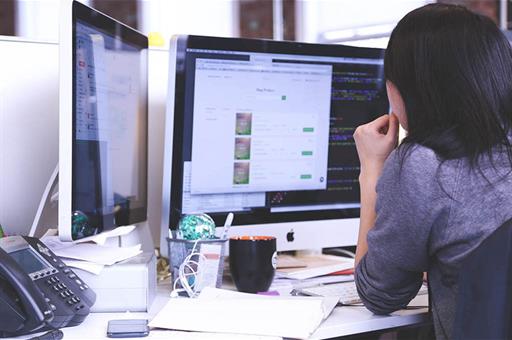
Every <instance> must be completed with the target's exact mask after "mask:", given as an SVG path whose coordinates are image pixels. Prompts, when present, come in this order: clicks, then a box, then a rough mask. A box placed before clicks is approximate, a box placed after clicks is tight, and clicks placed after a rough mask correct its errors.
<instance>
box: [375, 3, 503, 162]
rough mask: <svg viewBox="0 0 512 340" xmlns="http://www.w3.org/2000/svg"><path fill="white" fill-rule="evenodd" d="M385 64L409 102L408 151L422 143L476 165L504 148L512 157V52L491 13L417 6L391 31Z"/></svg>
mask: <svg viewBox="0 0 512 340" xmlns="http://www.w3.org/2000/svg"><path fill="white" fill-rule="evenodd" d="M384 67H385V76H386V79H387V80H389V81H391V82H392V83H393V84H395V86H396V87H397V89H398V91H399V92H400V94H401V95H402V98H403V100H404V103H405V109H406V114H407V118H408V135H407V137H406V138H405V139H404V140H403V144H402V145H403V146H404V148H402V149H405V150H408V149H409V147H410V146H412V145H414V144H421V145H424V146H426V147H428V148H430V149H432V150H434V151H435V152H436V154H437V155H438V156H439V157H441V159H442V160H449V159H456V158H461V157H466V158H468V159H469V160H470V163H471V165H472V166H473V165H475V164H476V163H477V162H478V160H479V158H480V156H482V155H485V154H487V155H489V156H491V159H492V152H493V150H495V148H496V147H498V148H502V149H504V150H506V152H507V153H508V158H509V161H510V160H512V156H511V155H512V153H511V145H510V142H509V140H508V138H507V135H508V133H509V130H510V128H511V126H512V49H511V47H510V44H509V42H508V41H507V39H506V38H505V36H504V35H503V33H502V32H501V31H500V30H499V29H498V27H497V26H496V24H495V23H494V22H493V21H491V20H490V19H489V18H487V17H485V16H482V15H479V14H476V13H473V12H471V11H469V10H467V9H466V8H464V7H462V6H456V5H444V4H430V5H426V6H423V7H421V8H418V9H416V10H414V11H412V12H410V13H409V14H407V15H406V16H405V17H404V18H403V19H402V20H400V22H399V23H398V25H397V26H396V27H395V29H394V30H393V32H392V34H391V38H390V40H389V44H388V48H387V50H386V56H385V62H384Z"/></svg>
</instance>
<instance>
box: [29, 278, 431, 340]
mask: <svg viewBox="0 0 512 340" xmlns="http://www.w3.org/2000/svg"><path fill="white" fill-rule="evenodd" d="M169 292H170V286H168V285H160V286H159V287H158V294H157V297H156V299H155V301H154V302H153V304H152V306H151V309H150V312H149V313H91V314H90V315H89V316H88V317H87V318H86V319H85V321H84V322H83V323H82V324H81V325H79V326H77V327H70V328H63V329H62V331H63V332H64V339H110V338H107V337H106V332H107V323H108V320H111V319H130V318H148V319H151V318H152V317H153V316H154V315H156V313H158V311H159V310H160V309H161V308H162V307H163V306H164V305H165V303H166V302H167V301H168V296H169ZM427 304H428V298H427V296H426V295H422V296H418V297H416V298H415V299H414V300H413V301H412V302H411V305H415V306H426V305H427ZM429 320H430V319H429V315H428V308H420V309H407V310H401V311H398V312H395V313H393V314H392V315H390V316H377V315H374V314H372V313H371V312H370V311H368V310H367V309H366V308H364V307H362V306H361V307H359V306H357V307H337V308H335V309H334V311H333V313H332V314H331V315H330V316H329V317H328V318H327V319H326V320H325V321H324V322H323V323H322V324H321V325H320V327H319V328H318V329H317V330H316V332H315V333H314V334H313V336H312V337H311V339H327V338H332V337H339V336H345V335H353V334H359V333H364V332H371V331H378V330H385V329H390V328H395V327H401V326H409V325H415V324H421V323H425V322H428V321H429ZM22 338H23V339H27V338H29V337H20V339H22ZM148 338H149V339H163V338H165V339H218V340H230V339H233V340H235V339H236V340H243V339H247V340H252V339H254V340H256V339H276V338H271V337H257V336H247V337H243V336H241V335H232V336H230V335H227V334H203V333H190V332H173V331H166V330H152V331H151V333H150V335H149V337H147V338H144V339H148Z"/></svg>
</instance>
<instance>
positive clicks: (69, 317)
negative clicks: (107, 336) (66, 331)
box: [0, 236, 96, 337]
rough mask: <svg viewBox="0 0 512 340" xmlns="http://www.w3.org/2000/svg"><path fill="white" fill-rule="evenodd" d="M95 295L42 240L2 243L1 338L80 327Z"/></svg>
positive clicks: (3, 240) (15, 239)
mask: <svg viewBox="0 0 512 340" xmlns="http://www.w3.org/2000/svg"><path fill="white" fill-rule="evenodd" d="M95 300H96V294H95V293H94V292H93V291H92V290H91V289H90V288H89V287H88V286H87V284H86V283H85V282H83V281H82V280H81V279H80V278H79V277H78V276H77V275H76V274H75V273H74V272H73V271H72V270H71V269H69V268H68V267H67V266H66V265H65V264H64V262H62V260H61V259H60V258H59V257H57V256H56V255H55V254H54V253H53V252H52V251H51V250H50V249H48V247H46V246H45V245H44V244H43V243H42V242H41V241H39V240H38V239H37V238H33V237H27V236H11V237H5V238H1V239H0V315H1V318H0V337H10V336H18V335H23V334H28V333H34V332H40V331H45V330H49V329H56V328H61V327H69V326H76V325H79V324H80V323H82V321H83V320H84V319H85V317H86V316H87V315H88V314H89V310H90V307H92V305H93V304H94V302H95Z"/></svg>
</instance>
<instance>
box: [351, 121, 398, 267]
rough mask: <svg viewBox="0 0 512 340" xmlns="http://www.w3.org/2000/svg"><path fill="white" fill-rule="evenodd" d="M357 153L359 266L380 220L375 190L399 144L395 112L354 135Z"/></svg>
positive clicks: (365, 126)
mask: <svg viewBox="0 0 512 340" xmlns="http://www.w3.org/2000/svg"><path fill="white" fill-rule="evenodd" d="M354 140H355V142H356V147H357V153H358V155H359V161H360V163H361V173H360V175H359V185H360V190H361V215H360V224H359V236H358V240H357V248H356V259H355V264H356V266H357V264H358V263H359V261H360V260H361V258H362V257H363V256H364V255H365V254H366V253H367V251H368V243H367V240H366V237H367V235H368V231H369V230H370V229H371V228H372V227H373V225H374V223H375V219H376V213H375V202H376V200H377V193H376V191H375V188H376V186H377V181H378V179H379V177H380V174H381V172H382V168H383V167H384V162H385V161H386V159H387V158H388V156H389V154H390V153H391V151H393V149H394V148H395V147H396V145H397V142H398V119H397V118H396V116H395V115H394V114H393V113H391V114H389V115H383V116H381V117H379V118H377V119H375V120H374V121H372V122H370V123H368V124H365V125H361V126H360V127H358V128H357V129H356V131H355V133H354Z"/></svg>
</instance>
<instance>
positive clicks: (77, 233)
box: [71, 210, 97, 240]
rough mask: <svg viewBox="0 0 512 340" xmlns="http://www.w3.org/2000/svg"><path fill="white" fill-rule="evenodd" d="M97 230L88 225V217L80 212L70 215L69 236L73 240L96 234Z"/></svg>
mask: <svg viewBox="0 0 512 340" xmlns="http://www.w3.org/2000/svg"><path fill="white" fill-rule="evenodd" d="M96 232H97V228H95V227H92V226H91V225H90V223H89V217H87V215H86V214H85V213H83V212H81V211H80V210H75V211H73V214H72V215H71V235H72V238H73V239H74V240H76V239H79V238H83V237H87V236H91V235H94V234H96Z"/></svg>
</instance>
